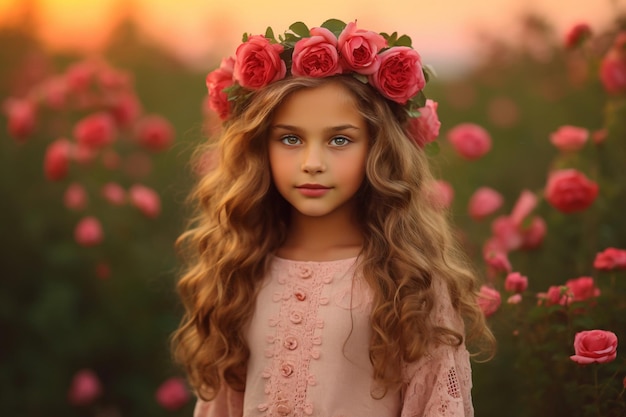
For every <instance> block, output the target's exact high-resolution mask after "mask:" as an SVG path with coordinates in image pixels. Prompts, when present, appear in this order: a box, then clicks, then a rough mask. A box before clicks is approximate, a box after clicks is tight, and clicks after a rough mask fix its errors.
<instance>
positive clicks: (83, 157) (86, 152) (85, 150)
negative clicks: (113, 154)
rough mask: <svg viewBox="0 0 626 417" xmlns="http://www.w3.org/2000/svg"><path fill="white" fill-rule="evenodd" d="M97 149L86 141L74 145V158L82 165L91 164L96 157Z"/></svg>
mask: <svg viewBox="0 0 626 417" xmlns="http://www.w3.org/2000/svg"><path fill="white" fill-rule="evenodd" d="M96 156H97V150H96V149H94V148H92V147H90V146H89V145H86V144H84V143H76V144H74V146H72V159H73V160H74V161H76V162H77V163H78V164H80V165H89V164H90V163H91V162H93V160H94V159H96Z"/></svg>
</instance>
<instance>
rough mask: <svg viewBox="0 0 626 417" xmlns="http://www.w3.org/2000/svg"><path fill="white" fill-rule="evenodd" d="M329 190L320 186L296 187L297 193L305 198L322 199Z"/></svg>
mask: <svg viewBox="0 0 626 417" xmlns="http://www.w3.org/2000/svg"><path fill="white" fill-rule="evenodd" d="M331 188H332V187H326V186H325V185H321V184H302V185H299V186H297V187H296V189H297V190H298V192H300V194H302V195H303V196H305V197H307V198H319V197H323V196H324V195H326V193H328V192H329V190H330V189H331Z"/></svg>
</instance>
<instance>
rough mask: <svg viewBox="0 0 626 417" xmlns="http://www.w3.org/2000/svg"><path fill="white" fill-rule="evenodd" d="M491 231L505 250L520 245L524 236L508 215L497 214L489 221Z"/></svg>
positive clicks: (516, 247) (507, 250) (514, 248)
mask: <svg viewBox="0 0 626 417" xmlns="http://www.w3.org/2000/svg"><path fill="white" fill-rule="evenodd" d="M491 233H492V236H493V238H494V239H496V240H497V241H498V242H499V244H500V247H501V248H503V249H504V251H505V252H510V251H512V250H517V249H519V248H520V247H521V246H522V243H523V241H524V237H523V236H522V233H521V232H520V229H519V228H518V227H517V226H516V225H515V223H513V221H512V220H511V218H510V217H509V216H499V217H497V218H495V219H494V220H493V222H491Z"/></svg>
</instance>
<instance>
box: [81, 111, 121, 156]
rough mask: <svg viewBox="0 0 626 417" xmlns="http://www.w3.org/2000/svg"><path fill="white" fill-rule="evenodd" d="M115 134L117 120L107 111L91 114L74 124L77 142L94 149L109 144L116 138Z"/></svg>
mask: <svg viewBox="0 0 626 417" xmlns="http://www.w3.org/2000/svg"><path fill="white" fill-rule="evenodd" d="M115 135H116V127H115V120H114V119H113V117H112V116H111V115H110V114H109V113H106V112H98V113H94V114H92V115H89V116H87V117H85V118H83V119H82V120H80V121H79V122H78V123H76V126H74V137H75V138H76V142H78V144H80V145H83V146H87V147H89V148H92V149H100V148H103V147H105V146H107V145H108V144H110V143H111V142H113V141H114V140H115Z"/></svg>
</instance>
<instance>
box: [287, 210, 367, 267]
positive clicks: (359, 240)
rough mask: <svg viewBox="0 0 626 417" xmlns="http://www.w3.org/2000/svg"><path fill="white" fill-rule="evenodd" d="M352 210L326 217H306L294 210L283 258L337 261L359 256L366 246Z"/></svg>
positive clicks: (340, 211)
mask: <svg viewBox="0 0 626 417" xmlns="http://www.w3.org/2000/svg"><path fill="white" fill-rule="evenodd" d="M352 213H353V211H352V210H339V211H337V212H335V213H332V214H330V215H327V216H323V217H311V216H303V215H302V214H300V213H299V212H297V211H295V210H294V212H293V213H292V216H291V224H290V226H289V232H288V234H287V238H286V239H285V243H284V244H283V245H282V246H281V247H280V249H278V251H277V255H278V256H280V257H281V258H286V259H293V260H298V261H334V260H339V259H347V258H352V257H355V256H357V255H358V254H359V253H360V252H361V248H362V247H363V232H362V229H361V227H360V226H359V224H358V223H357V221H356V219H355V216H354V215H353V214H352Z"/></svg>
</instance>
